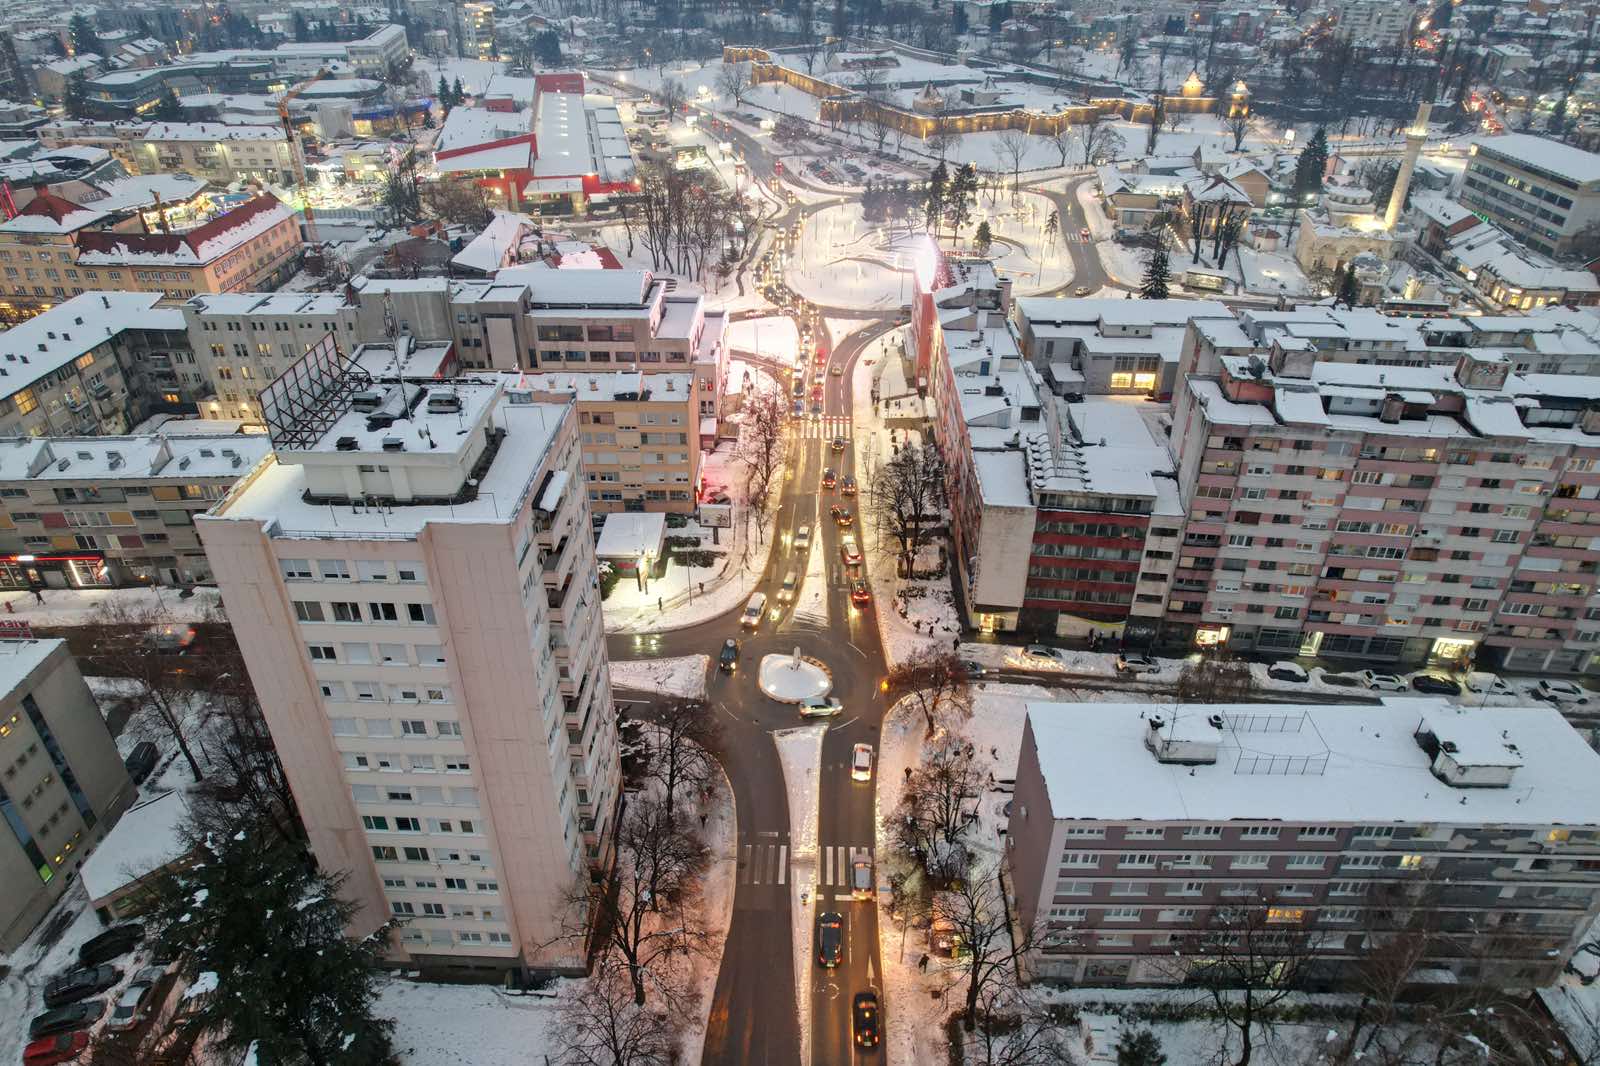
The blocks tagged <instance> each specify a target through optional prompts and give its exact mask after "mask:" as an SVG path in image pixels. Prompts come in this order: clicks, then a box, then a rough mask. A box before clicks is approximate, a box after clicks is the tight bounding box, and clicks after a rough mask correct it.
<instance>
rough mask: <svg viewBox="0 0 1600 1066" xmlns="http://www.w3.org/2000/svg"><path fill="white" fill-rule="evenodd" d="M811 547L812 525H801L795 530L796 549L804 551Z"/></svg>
mask: <svg viewBox="0 0 1600 1066" xmlns="http://www.w3.org/2000/svg"><path fill="white" fill-rule="evenodd" d="M809 547H811V527H810V526H801V527H800V528H799V529H797V530H795V531H794V550H795V551H797V552H803V551H805V550H806V549H807V548H809Z"/></svg>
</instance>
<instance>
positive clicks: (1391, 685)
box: [1356, 670, 1406, 692]
mask: <svg viewBox="0 0 1600 1066" xmlns="http://www.w3.org/2000/svg"><path fill="white" fill-rule="evenodd" d="M1356 676H1357V677H1359V678H1360V679H1361V681H1362V683H1363V684H1365V685H1366V686H1367V687H1368V688H1370V689H1373V690H1375V691H1377V692H1404V691H1405V690H1406V679H1405V678H1403V677H1400V676H1398V675H1396V674H1380V673H1378V672H1377V671H1376V670H1363V671H1361V672H1360V673H1359V674H1357V675H1356Z"/></svg>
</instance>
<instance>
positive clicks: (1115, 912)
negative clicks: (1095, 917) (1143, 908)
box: [1100, 907, 1139, 922]
mask: <svg viewBox="0 0 1600 1066" xmlns="http://www.w3.org/2000/svg"><path fill="white" fill-rule="evenodd" d="M1100 917H1101V918H1102V919H1103V920H1104V921H1108V922H1137V921H1138V920H1139V908H1138V907H1107V908H1106V909H1105V910H1103V911H1101V912H1100Z"/></svg>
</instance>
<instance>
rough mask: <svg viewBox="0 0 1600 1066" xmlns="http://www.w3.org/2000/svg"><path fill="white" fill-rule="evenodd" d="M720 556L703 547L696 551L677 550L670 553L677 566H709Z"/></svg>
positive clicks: (715, 563)
mask: <svg viewBox="0 0 1600 1066" xmlns="http://www.w3.org/2000/svg"><path fill="white" fill-rule="evenodd" d="M720 558H722V556H721V555H720V554H719V553H717V552H713V551H705V550H704V549H700V550H696V551H677V552H673V553H672V561H673V562H675V563H677V564H678V565H679V566H695V567H709V566H715V565H717V560H718V559H720Z"/></svg>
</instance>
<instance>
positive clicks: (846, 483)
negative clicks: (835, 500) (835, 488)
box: [839, 474, 856, 496]
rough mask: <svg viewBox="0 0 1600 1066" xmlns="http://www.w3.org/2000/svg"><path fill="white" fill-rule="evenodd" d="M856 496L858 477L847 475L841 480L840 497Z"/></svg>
mask: <svg viewBox="0 0 1600 1066" xmlns="http://www.w3.org/2000/svg"><path fill="white" fill-rule="evenodd" d="M855 494H856V477H855V475H854V474H846V475H845V476H844V477H842V478H840V479H839V495H841V496H854V495H855Z"/></svg>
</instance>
